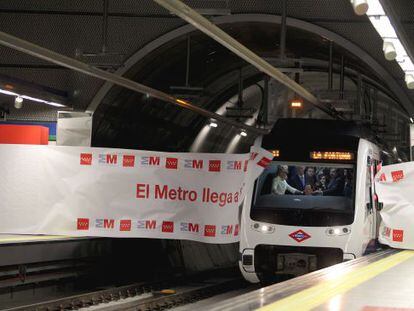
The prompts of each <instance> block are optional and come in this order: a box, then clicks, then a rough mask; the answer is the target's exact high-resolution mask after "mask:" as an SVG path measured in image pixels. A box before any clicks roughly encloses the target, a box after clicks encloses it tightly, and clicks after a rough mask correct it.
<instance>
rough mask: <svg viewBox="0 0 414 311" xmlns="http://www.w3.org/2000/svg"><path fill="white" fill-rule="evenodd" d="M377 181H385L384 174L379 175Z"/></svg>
mask: <svg viewBox="0 0 414 311" xmlns="http://www.w3.org/2000/svg"><path fill="white" fill-rule="evenodd" d="M379 180H380V181H387V177H385V174H384V173H382V174H381V175H380V178H379Z"/></svg>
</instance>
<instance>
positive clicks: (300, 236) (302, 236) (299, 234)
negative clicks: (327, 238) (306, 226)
mask: <svg viewBox="0 0 414 311" xmlns="http://www.w3.org/2000/svg"><path fill="white" fill-rule="evenodd" d="M289 236H290V237H291V238H292V239H294V240H295V241H296V242H298V243H300V242H303V241H305V240H307V239H310V237H311V236H310V235H309V234H307V233H306V232H305V231H303V230H302V229H300V230H297V231H295V232H292V233H291V234H289Z"/></svg>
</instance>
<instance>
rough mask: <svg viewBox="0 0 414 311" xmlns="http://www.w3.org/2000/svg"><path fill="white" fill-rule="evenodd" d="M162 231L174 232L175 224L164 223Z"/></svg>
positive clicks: (171, 222) (170, 222)
mask: <svg viewBox="0 0 414 311" xmlns="http://www.w3.org/2000/svg"><path fill="white" fill-rule="evenodd" d="M161 231H162V232H174V222H173V221H163V222H162V229H161Z"/></svg>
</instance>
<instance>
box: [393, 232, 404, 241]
mask: <svg viewBox="0 0 414 311" xmlns="http://www.w3.org/2000/svg"><path fill="white" fill-rule="evenodd" d="M403 239H404V230H396V229H393V230H392V240H393V241H394V242H402V241H403Z"/></svg>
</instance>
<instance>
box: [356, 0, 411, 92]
mask: <svg viewBox="0 0 414 311" xmlns="http://www.w3.org/2000/svg"><path fill="white" fill-rule="evenodd" d="M363 2H365V3H366V4H367V6H368V7H367V11H366V14H367V16H368V18H369V20H370V21H371V23H372V25H373V26H374V28H375V29H376V31H377V32H378V34H379V35H380V36H381V38H382V39H383V40H384V44H383V51H384V56H385V58H386V59H387V60H389V61H392V60H396V61H397V63H398V65H399V66H400V67H401V69H402V71H404V73H405V82H406V83H407V87H408V88H409V89H414V63H413V61H412V60H411V59H410V57H409V56H408V53H407V51H406V49H405V47H404V46H403V44H402V43H401V41H400V39H399V38H398V35H397V32H396V30H395V28H394V26H393V25H392V23H391V21H390V19H389V18H388V16H387V14H386V13H385V10H384V8H383V7H382V5H381V2H380V0H366V1H362V0H351V3H352V6H353V7H354V10H355V13H356V14H358V15H359V13H360V12H362V8H364V9H365V6H364V3H363ZM358 5H360V6H361V10H360V11H358V12H357V10H356V7H358Z"/></svg>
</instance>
